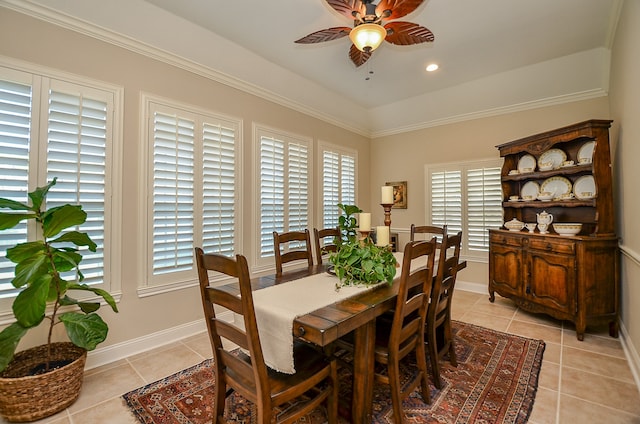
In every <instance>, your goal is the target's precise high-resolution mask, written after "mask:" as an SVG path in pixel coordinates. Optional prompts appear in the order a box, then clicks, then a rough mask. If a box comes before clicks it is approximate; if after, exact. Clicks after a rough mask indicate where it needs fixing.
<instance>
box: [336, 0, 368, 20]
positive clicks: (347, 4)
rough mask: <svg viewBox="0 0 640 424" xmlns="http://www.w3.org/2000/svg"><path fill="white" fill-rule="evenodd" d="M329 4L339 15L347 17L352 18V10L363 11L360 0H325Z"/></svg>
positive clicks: (363, 7)
mask: <svg viewBox="0 0 640 424" xmlns="http://www.w3.org/2000/svg"><path fill="white" fill-rule="evenodd" d="M327 3H329V6H331V7H332V8H333V9H335V10H336V11H337V12H338V13H340V14H341V15H344V16H346V17H347V18H349V19H353V18H354V16H353V13H352V12H354V11H356V12H358V11H359V12H360V13H364V10H365V6H364V5H363V4H362V2H361V1H360V0H327Z"/></svg>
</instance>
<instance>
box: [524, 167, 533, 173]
mask: <svg viewBox="0 0 640 424" xmlns="http://www.w3.org/2000/svg"><path fill="white" fill-rule="evenodd" d="M522 172H523V173H527V172H533V168H522Z"/></svg>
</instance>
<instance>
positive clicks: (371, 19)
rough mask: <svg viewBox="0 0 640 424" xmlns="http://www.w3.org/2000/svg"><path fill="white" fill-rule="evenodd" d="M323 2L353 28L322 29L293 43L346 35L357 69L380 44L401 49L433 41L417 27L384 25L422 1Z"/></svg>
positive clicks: (335, 38) (414, 8)
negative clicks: (401, 47) (386, 42)
mask: <svg viewBox="0 0 640 424" xmlns="http://www.w3.org/2000/svg"><path fill="white" fill-rule="evenodd" d="M325 1H326V2H327V3H328V4H329V6H331V7H332V8H333V9H335V10H336V11H337V12H339V13H340V14H342V15H344V16H346V17H347V18H349V19H353V28H349V27H333V28H327V29H323V30H320V31H316V32H312V33H311V34H309V35H307V36H305V37H302V38H301V39H299V40H296V41H295V42H296V43H298V44H314V43H321V42H323V41H331V40H337V39H339V38H342V37H345V36H347V35H348V36H349V38H351V42H352V44H351V49H350V50H349V57H350V58H351V60H352V61H353V63H354V64H355V65H356V66H360V65H362V64H363V63H365V62H366V61H367V60H368V59H369V58H370V57H371V53H372V52H373V51H374V50H375V49H376V48H377V47H378V46H379V45H380V44H381V43H382V41H383V40H386V41H388V42H389V43H391V44H396V45H400V46H407V45H410V44H419V43H425V42H431V41H433V40H434V36H433V33H432V32H431V31H429V30H428V29H427V28H425V27H423V26H420V25H418V24H414V23H411V22H403V21H395V22H387V23H385V24H384V25H383V20H385V21H386V20H393V19H398V18H401V17H403V16H405V15H407V14H409V13H411V12H413V11H414V10H416V9H417V8H418V6H420V5H421V4H422V3H423V2H424V0H380V1H379V2H378V4H374V3H373V1H374V0H325Z"/></svg>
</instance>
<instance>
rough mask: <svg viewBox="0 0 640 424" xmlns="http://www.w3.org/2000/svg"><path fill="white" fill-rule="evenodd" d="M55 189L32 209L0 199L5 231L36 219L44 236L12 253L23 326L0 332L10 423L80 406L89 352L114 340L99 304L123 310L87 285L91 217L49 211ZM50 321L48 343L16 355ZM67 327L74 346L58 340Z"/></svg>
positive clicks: (2, 395) (2, 408)
mask: <svg viewBox="0 0 640 424" xmlns="http://www.w3.org/2000/svg"><path fill="white" fill-rule="evenodd" d="M55 184H56V179H53V181H51V182H50V183H49V184H48V185H46V186H44V187H38V188H37V189H36V190H34V191H33V192H30V193H29V199H30V204H28V203H20V202H17V201H14V200H10V199H2V198H0V208H1V209H5V210H8V211H2V212H0V230H8V229H11V228H14V227H16V226H17V225H18V224H19V223H20V222H22V221H25V220H27V221H29V220H33V221H35V223H36V227H37V232H36V233H37V235H38V236H37V239H36V240H32V241H27V242H24V243H19V244H17V245H15V246H13V247H11V248H8V249H7V252H6V257H7V259H9V260H10V261H12V262H14V263H15V264H16V266H15V275H14V278H13V280H12V281H11V284H12V285H13V286H14V287H15V288H16V289H18V290H19V293H18V295H17V296H16V297H15V299H14V301H13V305H12V310H13V315H14V317H15V320H16V321H15V322H14V323H13V324H10V325H9V326H7V327H6V328H5V329H4V330H2V332H0V414H1V415H3V416H4V417H5V418H6V419H8V420H9V421H33V420H37V419H40V418H43V417H46V416H49V415H52V414H54V413H56V412H58V411H60V410H62V409H64V408H66V407H67V406H69V405H70V404H71V403H73V402H74V401H75V400H76V399H77V397H78V395H79V393H80V387H81V384H82V375H83V372H84V364H85V361H86V355H87V351H89V350H93V349H95V348H96V346H97V345H98V344H99V343H101V342H103V341H104V340H105V339H106V337H107V333H108V326H107V324H106V323H105V322H104V321H103V319H102V318H101V317H100V316H99V315H98V314H97V313H96V311H97V310H98V309H99V308H100V300H99V299H100V298H101V299H103V300H104V301H105V302H106V303H107V304H108V305H109V306H110V307H111V309H112V310H113V311H114V312H118V309H117V306H116V303H115V300H114V299H113V297H112V296H111V295H110V294H109V293H108V292H106V291H105V290H102V289H99V288H95V287H91V286H89V285H87V284H83V283H82V280H83V279H84V276H83V275H82V272H80V270H79V268H78V266H79V264H80V262H81V260H82V251H81V250H80V249H81V248H83V247H86V248H88V250H90V251H92V252H95V251H96V244H95V243H94V242H93V241H92V240H91V238H90V237H89V235H88V234H87V233H84V232H80V231H77V230H75V229H74V228H75V227H77V226H80V225H82V224H83V223H84V222H85V220H86V219H87V213H86V212H85V211H84V210H83V209H82V206H80V205H70V204H65V205H62V206H56V207H52V208H49V209H45V200H46V196H47V193H48V192H49V190H50V189H51V187H53V186H54V185H55ZM68 275H72V276H73V277H72V280H71V281H67V279H66V278H67V277H65V276H68ZM77 291H80V292H89V293H91V295H92V296H94V297H95V296H97V297H98V299H97V300H93V301H83V300H77V299H75V298H74V297H72V296H71V293H72V292H77ZM43 321H44V322H46V325H47V326H48V328H47V330H48V331H47V339H46V342H45V343H44V344H43V345H41V346H37V347H34V348H31V349H27V350H25V351H22V352H19V353H17V354H16V353H15V351H16V348H17V346H18V343H19V342H20V339H21V338H22V337H23V336H24V335H25V334H26V333H27V331H28V330H29V329H32V328H35V327H38V326H39V325H40V324H41V323H43ZM59 324H62V325H63V326H64V328H65V330H66V334H67V336H68V338H69V340H70V342H68V341H66V342H58V341H54V340H53V336H54V332H53V330H54V327H55V326H57V325H59Z"/></svg>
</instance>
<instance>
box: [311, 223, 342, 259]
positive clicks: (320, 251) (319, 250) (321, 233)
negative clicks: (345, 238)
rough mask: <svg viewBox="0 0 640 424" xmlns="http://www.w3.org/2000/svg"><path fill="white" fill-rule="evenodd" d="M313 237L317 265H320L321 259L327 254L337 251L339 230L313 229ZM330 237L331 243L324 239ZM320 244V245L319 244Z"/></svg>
mask: <svg viewBox="0 0 640 424" xmlns="http://www.w3.org/2000/svg"><path fill="white" fill-rule="evenodd" d="M313 235H314V239H315V244H316V257H317V258H318V265H322V257H323V256H324V255H326V254H327V253H331V252H336V251H337V250H338V244H337V242H339V240H340V236H341V234H340V230H339V229H338V227H336V228H323V229H321V230H318V229H317V228H314V229H313ZM327 237H331V241H327V240H326V238H327ZM321 242H322V243H321Z"/></svg>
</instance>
